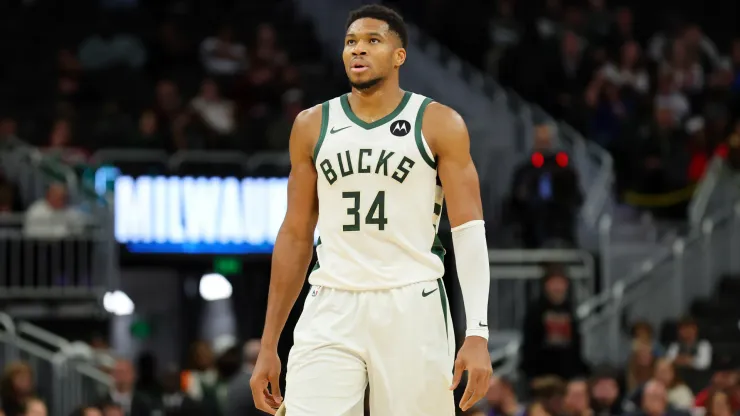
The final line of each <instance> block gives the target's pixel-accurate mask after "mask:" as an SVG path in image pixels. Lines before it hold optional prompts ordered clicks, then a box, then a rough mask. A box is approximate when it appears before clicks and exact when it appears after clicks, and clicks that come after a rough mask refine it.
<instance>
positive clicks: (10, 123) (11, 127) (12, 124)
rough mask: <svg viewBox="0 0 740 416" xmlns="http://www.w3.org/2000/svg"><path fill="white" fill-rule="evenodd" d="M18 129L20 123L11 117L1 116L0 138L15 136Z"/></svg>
mask: <svg viewBox="0 0 740 416" xmlns="http://www.w3.org/2000/svg"><path fill="white" fill-rule="evenodd" d="M17 131H18V123H16V121H15V120H14V119H13V118H11V117H2V118H0V140H2V139H5V138H8V137H12V136H15V135H16V133H17Z"/></svg>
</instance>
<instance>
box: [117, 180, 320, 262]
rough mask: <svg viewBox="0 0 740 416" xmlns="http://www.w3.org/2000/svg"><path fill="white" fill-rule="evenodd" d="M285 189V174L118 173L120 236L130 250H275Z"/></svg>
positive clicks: (209, 252) (195, 252)
mask: <svg viewBox="0 0 740 416" xmlns="http://www.w3.org/2000/svg"><path fill="white" fill-rule="evenodd" d="M287 187H288V179H287V178H245V179H237V178H233V177H228V178H205V177H178V176H142V177H137V178H133V177H131V176H118V177H117V178H116V179H115V186H114V187H113V192H114V201H115V202H114V206H115V236H116V240H117V241H118V242H119V243H121V244H123V245H125V246H126V247H127V248H128V250H129V251H130V252H132V253H183V254H253V253H271V252H272V250H273V247H274V244H275V238H276V236H277V233H278V230H279V228H280V225H281V224H282V221H283V218H284V216H285V211H286V209H287ZM317 236H318V234H317Z"/></svg>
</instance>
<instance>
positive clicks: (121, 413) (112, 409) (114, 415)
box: [100, 402, 148, 416]
mask: <svg viewBox="0 0 740 416" xmlns="http://www.w3.org/2000/svg"><path fill="white" fill-rule="evenodd" d="M100 408H101V409H102V413H103V416H138V415H139V414H136V413H133V412H130V413H126V411H125V410H124V409H123V406H121V405H119V404H118V403H113V402H105V403H103V404H101V405H100ZM147 414H148V413H147ZM147 414H141V413H140V415H141V416H146V415H147Z"/></svg>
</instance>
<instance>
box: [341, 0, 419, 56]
mask: <svg viewBox="0 0 740 416" xmlns="http://www.w3.org/2000/svg"><path fill="white" fill-rule="evenodd" d="M360 19H375V20H381V21H383V22H385V23H387V24H388V28H389V29H390V30H391V32H394V33H395V34H396V35H397V36H398V38H399V39H401V45H402V46H403V47H404V48H405V47H407V46H408V44H409V35H408V32H407V31H406V23H405V22H404V21H403V17H401V15H400V14H398V12H397V11H395V10H393V9H391V8H389V7H386V6H383V5H381V4H368V5H366V6H362V7H360V8H358V9H355V10H352V11H351V12H350V13H349V17H348V18H347V25H346V26H345V27H344V30H347V29H349V27H350V25H351V24H352V23H354V22H355V21H357V20H360Z"/></svg>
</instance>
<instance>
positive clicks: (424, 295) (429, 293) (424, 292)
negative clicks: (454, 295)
mask: <svg viewBox="0 0 740 416" xmlns="http://www.w3.org/2000/svg"><path fill="white" fill-rule="evenodd" d="M436 291H437V289H434V290H431V291H429V292H427V291H426V290H423V289H422V291H421V296H423V297H427V296H429V295H431V294H432V293H434V292H436Z"/></svg>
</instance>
